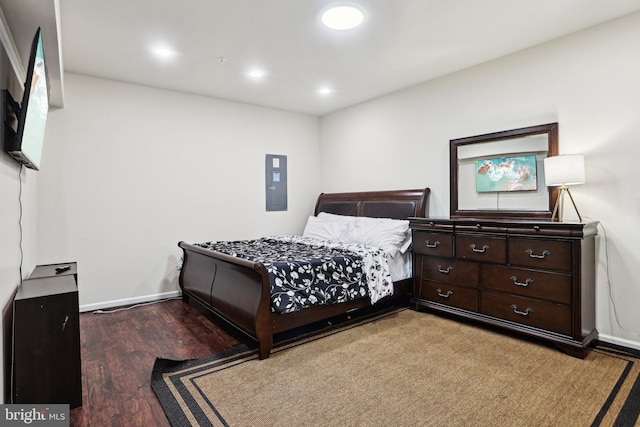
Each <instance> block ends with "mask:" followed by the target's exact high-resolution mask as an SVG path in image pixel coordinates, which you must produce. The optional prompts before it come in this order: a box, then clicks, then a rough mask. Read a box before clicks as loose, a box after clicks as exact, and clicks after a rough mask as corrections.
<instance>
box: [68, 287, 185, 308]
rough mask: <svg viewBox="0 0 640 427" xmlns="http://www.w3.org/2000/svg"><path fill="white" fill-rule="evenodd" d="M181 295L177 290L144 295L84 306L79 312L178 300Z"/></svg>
mask: <svg viewBox="0 0 640 427" xmlns="http://www.w3.org/2000/svg"><path fill="white" fill-rule="evenodd" d="M181 295H182V292H180V291H179V290H175V291H171V292H165V293H162V294H155V295H145V296H142V297H135V298H126V299H119V300H113V301H105V302H99V303H96V304H86V305H81V306H80V312H81V313H84V312H87V311H96V310H102V309H105V308H114V307H122V306H125V305H134V304H143V303H148V302H154V301H159V300H164V299H171V298H178V297H180V296H181Z"/></svg>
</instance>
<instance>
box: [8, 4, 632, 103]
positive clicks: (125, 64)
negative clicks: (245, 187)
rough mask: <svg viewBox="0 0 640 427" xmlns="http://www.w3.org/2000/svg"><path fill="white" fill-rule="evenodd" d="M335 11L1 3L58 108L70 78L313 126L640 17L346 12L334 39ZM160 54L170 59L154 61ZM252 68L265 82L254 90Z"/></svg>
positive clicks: (561, 12) (563, 8) (467, 10)
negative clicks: (38, 38)
mask: <svg viewBox="0 0 640 427" xmlns="http://www.w3.org/2000/svg"><path fill="white" fill-rule="evenodd" d="M336 3H345V2H341V1H334V0H269V1H265V0H174V1H171V0H134V1H131V0H109V1H105V0H0V6H1V7H2V9H3V12H4V14H5V17H6V20H7V22H8V24H9V27H10V28H11V33H12V34H13V36H14V39H15V41H16V47H17V49H18V51H19V52H20V53H21V54H22V53H24V55H26V52H28V50H29V48H28V46H29V44H30V43H31V39H32V38H33V34H34V32H35V28H36V27H37V26H38V25H40V26H42V27H43V33H44V35H45V38H46V40H45V52H46V58H47V62H48V65H49V67H48V68H49V78H50V80H51V81H52V85H53V88H52V96H51V98H52V104H53V105H56V104H57V105H58V106H61V105H62V104H63V102H64V99H63V82H62V76H63V72H62V70H64V71H66V72H72V73H78V74H84V75H88V76H95V77H101V78H105V79H111V80H117V81H122V82H128V83H133V84H139V85H145V86H151V87H157V88H165V89H169V90H175V91H181V92H187V93H193V94H199V95H203V96H211V97H216V98H222V99H228V100H234V101H239V102H244V103H249V104H255V105H261V106H267V107H272V108H278V109H283V110H288V111H296V112H302V113H309V114H313V115H324V114H327V113H330V112H332V111H336V110H339V109H341V108H344V107H347V106H350V105H354V104H357V103H360V102H364V101H367V100H370V99H373V98H376V97H379V96H381V95H384V94H387V93H390V92H393V91H396V90H399V89H402V88H405V87H409V86H412V85H415V84H418V83H421V82H424V81H427V80H430V79H434V78H437V77H439V76H442V75H445V74H449V73H452V72H455V71H458V70H461V69H464V68H467V67H470V66H473V65H476V64H479V63H482V62H486V61H489V60H491V59H494V58H498V57H501V56H504V55H507V54H509V53H512V52H515V51H518V50H522V49H525V48H527V47H530V46H534V45H537V44H540V43H543V42H545V41H548V40H551V39H554V38H557V37H561V36H563V35H566V34H569V33H572V32H575V31H579V30H581V29H584V28H587V27H590V26H593V25H596V24H599V23H602V22H605V21H608V20H611V19H615V18H617V17H620V16H623V15H626V14H629V13H633V12H635V11H638V10H640V0H482V1H478V0H397V1H383V0H347V1H346V3H351V4H353V3H357V4H358V5H360V7H361V8H362V9H364V12H365V21H364V23H363V25H361V26H360V27H358V28H356V29H353V30H347V31H336V30H329V29H327V28H324V27H323V25H322V24H321V22H320V13H321V12H322V11H323V10H324V9H325V8H326V7H327V6H328V5H330V4H336ZM43 5H46V7H43ZM160 45H163V46H165V47H168V48H170V49H172V50H173V51H174V52H175V53H176V54H175V56H173V57H171V58H158V57H156V56H155V55H154V54H153V53H152V50H153V49H154V47H157V46H160ZM58 46H60V47H59V48H58ZM253 67H259V68H261V69H262V70H263V71H264V73H265V75H264V76H263V77H262V78H260V79H257V80H256V79H251V78H249V77H248V76H247V72H248V71H249V70H250V69H252V68H253ZM321 87H328V88H331V90H332V92H331V93H330V94H328V95H326V94H325V95H321V94H319V93H318V89H319V88H321Z"/></svg>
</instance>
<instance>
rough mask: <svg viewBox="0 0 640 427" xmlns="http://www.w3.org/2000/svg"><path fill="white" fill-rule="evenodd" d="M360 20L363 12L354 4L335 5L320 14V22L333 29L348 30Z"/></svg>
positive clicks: (362, 17)
mask: <svg viewBox="0 0 640 427" xmlns="http://www.w3.org/2000/svg"><path fill="white" fill-rule="evenodd" d="M362 21H364V13H362V10H360V9H359V8H357V7H355V6H336V7H332V8H331V9H328V10H327V11H325V12H324V13H323V14H322V23H323V24H324V25H326V26H327V27H329V28H331V29H333V30H350V29H352V28H355V27H357V26H358V25H360V24H362Z"/></svg>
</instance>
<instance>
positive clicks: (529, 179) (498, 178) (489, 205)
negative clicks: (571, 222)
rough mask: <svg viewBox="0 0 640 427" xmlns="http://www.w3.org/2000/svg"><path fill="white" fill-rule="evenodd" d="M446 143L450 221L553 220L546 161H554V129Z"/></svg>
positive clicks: (549, 126) (551, 125) (554, 195)
mask: <svg viewBox="0 0 640 427" xmlns="http://www.w3.org/2000/svg"><path fill="white" fill-rule="evenodd" d="M449 142H450V146H449V149H450V156H449V157H450V186H451V189H450V197H451V203H450V215H451V217H452V218H460V217H468V218H473V217H503V218H518V217H523V218H551V213H552V209H553V206H554V205H555V202H556V199H557V197H558V189H557V188H556V187H551V188H549V187H547V186H546V184H545V182H544V159H545V158H546V157H549V156H556V155H558V123H549V124H545V125H538V126H531V127H526V128H521V129H512V130H506V131H502V132H494V133H490V134H486V135H478V136H471V137H466V138H459V139H452V140H451V141H449Z"/></svg>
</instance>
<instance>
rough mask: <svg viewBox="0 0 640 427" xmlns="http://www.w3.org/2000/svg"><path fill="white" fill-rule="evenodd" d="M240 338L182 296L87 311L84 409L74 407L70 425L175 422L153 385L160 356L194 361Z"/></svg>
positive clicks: (84, 323)
mask: <svg viewBox="0 0 640 427" xmlns="http://www.w3.org/2000/svg"><path fill="white" fill-rule="evenodd" d="M105 311H108V310H105ZM238 339H242V337H241V336H237V334H230V333H229V331H225V330H223V329H222V328H220V327H218V326H216V324H214V323H213V322H212V321H211V320H209V319H208V318H207V317H206V316H204V315H203V314H201V313H200V312H199V311H198V310H196V309H195V308H193V307H191V306H189V305H187V304H185V303H183V302H182V301H181V300H171V301H166V302H159V303H155V304H150V305H144V306H139V307H135V308H131V309H129V310H122V311H118V312H115V313H111V314H108V313H105V314H93V313H82V314H81V315H80V340H81V346H82V350H81V352H82V395H83V396H82V407H79V408H76V409H73V410H71V414H70V415H71V423H70V424H71V425H72V426H100V427H103V426H127V427H128V426H154V427H156V426H157V427H161V426H170V424H169V421H168V420H167V418H166V416H165V414H164V412H163V410H162V408H161V407H160V404H159V403H158V400H157V399H156V396H155V394H154V392H153V390H152V389H151V386H150V378H151V369H152V367H153V363H154V361H155V359H156V357H163V358H166V359H176V360H183V359H195V358H199V357H204V356H206V355H208V354H212V353H218V352H221V351H224V350H228V349H230V348H232V347H234V346H236V345H238V344H239V342H240V341H238Z"/></svg>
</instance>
